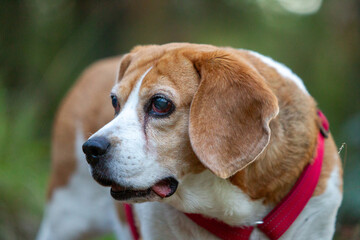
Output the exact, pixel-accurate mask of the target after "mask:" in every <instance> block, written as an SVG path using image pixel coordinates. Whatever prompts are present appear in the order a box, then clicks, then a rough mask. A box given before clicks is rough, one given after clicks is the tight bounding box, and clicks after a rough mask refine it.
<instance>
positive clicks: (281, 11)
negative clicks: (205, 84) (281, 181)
mask: <svg viewBox="0 0 360 240" xmlns="http://www.w3.org/2000/svg"><path fill="white" fill-rule="evenodd" d="M175 41H176V42H194V43H208V44H214V45H219V46H232V47H236V48H246V49H252V50H255V51H258V52H260V53H263V54H264V55H268V56H271V57H272V58H274V59H276V60H278V61H280V62H283V63H285V64H286V65H288V66H289V67H290V68H291V69H292V70H293V71H294V72H296V73H297V74H298V75H299V76H300V77H301V78H302V79H303V80H304V82H305V85H306V86H307V88H308V90H309V92H310V93H311V94H312V95H313V96H314V97H315V98H316V99H317V101H318V105H319V107H320V108H321V109H322V110H323V112H324V113H325V114H326V115H327V117H328V119H329V120H330V123H331V131H332V133H333V135H334V136H335V140H336V143H337V145H338V146H339V147H340V146H341V144H342V143H343V142H345V143H346V144H347V147H346V148H344V149H343V150H342V152H341V155H342V157H343V159H344V160H343V163H344V165H345V172H344V174H345V175H344V178H345V185H344V200H343V204H342V207H341V209H340V212H339V216H338V223H337V232H336V237H335V238H336V239H347V240H350V239H360V81H359V77H360V64H359V63H360V2H359V1H358V0H324V1H323V0H197V1H195V0H177V1H176V0H172V1H165V0H153V1H150V0H133V1H131V0H106V1H100V0H88V1H85V0H84V1H74V0H51V1H48V0H23V1H19V0H1V1H0V239H33V238H34V236H35V234H36V231H37V229H38V227H39V224H40V221H41V217H42V213H43V209H44V206H45V189H46V184H47V179H48V177H49V166H50V157H49V156H50V154H49V152H50V138H51V127H52V121H53V119H54V114H55V112H56V109H57V107H58V105H59V103H60V101H61V99H62V98H63V97H64V95H65V94H66V92H67V90H68V89H69V88H70V87H71V85H72V84H73V83H74V81H75V80H76V78H77V77H78V76H79V74H80V73H81V71H82V70H83V69H84V68H85V67H86V66H88V65H89V64H90V63H92V62H94V61H95V60H97V59H101V58H104V57H108V56H113V55H117V54H121V53H126V52H128V51H129V50H130V49H131V48H132V47H133V46H135V45H138V44H161V43H168V42H175ZM74 104H76V103H74ZM109 104H110V100H109ZM346 152H347V157H346V156H345V154H346ZM112 238H113V237H112V236H107V237H106V239H112Z"/></svg>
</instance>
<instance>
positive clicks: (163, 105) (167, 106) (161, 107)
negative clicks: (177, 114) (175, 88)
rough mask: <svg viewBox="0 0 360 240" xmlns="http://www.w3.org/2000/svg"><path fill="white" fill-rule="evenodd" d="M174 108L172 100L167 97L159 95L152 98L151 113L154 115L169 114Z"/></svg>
mask: <svg viewBox="0 0 360 240" xmlns="http://www.w3.org/2000/svg"><path fill="white" fill-rule="evenodd" d="M173 110H174V105H173V104H172V102H171V101H170V100H168V99H166V98H165V97H162V96H157V97H154V98H153V99H152V100H151V106H150V111H149V114H150V115H153V116H159V117H160V116H167V115H169V114H170V113H172V112H173Z"/></svg>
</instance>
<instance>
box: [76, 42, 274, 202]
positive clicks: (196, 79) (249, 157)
mask: <svg viewBox="0 0 360 240" xmlns="http://www.w3.org/2000/svg"><path fill="white" fill-rule="evenodd" d="M111 98H112V105H113V107H114V109H115V117H114V119H113V120H112V121H111V122H109V123H108V124H107V125H105V126H104V127H103V128H101V129H100V130H99V131H98V132H96V133H95V134H94V135H93V136H91V137H90V138H89V140H88V141H87V142H86V143H85V144H84V145H83V150H84V152H85V153H86V157H87V161H88V162H89V164H90V166H91V173H92V175H93V177H94V178H95V180H97V181H98V182H99V183H100V184H102V185H105V186H111V187H112V190H111V194H112V196H113V197H114V198H115V199H118V200H126V201H131V202H141V201H149V200H161V199H163V198H167V197H170V196H171V195H172V194H174V192H175V191H176V189H177V187H178V185H179V184H180V186H181V184H182V180H183V179H184V178H185V177H186V176H187V175H189V174H192V175H196V174H200V173H201V172H203V171H207V170H210V171H211V172H213V173H214V174H215V175H216V176H218V177H220V178H223V179H226V178H229V177H230V176H232V175H233V174H235V173H236V172H238V171H239V170H241V169H243V168H244V167H246V166H247V165H248V164H250V163H251V162H253V161H254V160H255V159H256V158H257V157H258V156H259V154H261V152H262V151H263V150H264V149H265V148H266V146H267V145H268V143H269V139H270V128H269V122H270V121H271V119H273V118H274V117H275V116H276V115H277V113H278V103H277V98H276V97H275V96H274V94H273V93H272V91H271V90H270V89H269V87H268V86H267V85H266V83H265V80H264V79H263V77H262V76H261V75H260V74H259V73H258V72H257V71H256V70H255V69H254V68H253V67H252V66H251V65H249V64H248V63H247V62H246V61H244V60H243V59H241V58H240V57H239V56H236V55H234V54H232V53H231V52H229V51H227V50H226V49H220V48H216V47H213V46H208V45H191V44H168V45H163V46H146V47H138V48H135V49H134V50H133V51H132V52H130V53H129V54H127V55H125V56H124V57H123V59H122V61H121V64H120V69H119V72H118V77H117V81H116V84H115V86H114V87H113V89H112V92H111ZM94 101H96V99H94Z"/></svg>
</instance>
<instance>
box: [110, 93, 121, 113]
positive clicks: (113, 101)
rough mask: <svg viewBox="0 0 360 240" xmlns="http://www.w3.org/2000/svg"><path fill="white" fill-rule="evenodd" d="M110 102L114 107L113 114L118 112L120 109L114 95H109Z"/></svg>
mask: <svg viewBox="0 0 360 240" xmlns="http://www.w3.org/2000/svg"><path fill="white" fill-rule="evenodd" d="M111 104H112V105H113V107H114V109H115V115H116V114H118V113H119V111H120V104H119V101H118V99H117V97H116V96H115V95H111Z"/></svg>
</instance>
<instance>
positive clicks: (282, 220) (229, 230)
mask: <svg viewBox="0 0 360 240" xmlns="http://www.w3.org/2000/svg"><path fill="white" fill-rule="evenodd" d="M317 114H318V116H319V118H320V119H321V122H322V126H321V127H320V131H319V134H318V140H317V141H318V145H317V149H316V157H315V159H314V160H313V161H312V163H309V164H308V165H307V166H306V167H305V168H304V170H303V172H302V174H301V176H300V177H299V179H298V180H297V182H296V183H295V185H294V187H293V188H292V189H291V191H290V192H289V193H288V194H287V195H286V196H285V198H284V199H283V200H282V201H281V202H280V203H279V204H278V205H277V206H276V207H275V208H274V209H273V210H272V211H271V212H270V213H269V214H268V215H267V216H266V217H265V218H264V219H263V221H261V222H262V223H260V224H259V225H257V226H256V227H257V228H258V229H260V230H261V231H262V232H263V233H264V234H265V235H267V236H268V237H269V238H270V239H271V240H276V239H279V238H280V237H281V236H282V235H283V234H284V233H285V232H286V230H287V229H288V228H289V227H290V226H291V224H292V223H293V222H294V221H295V220H296V218H297V217H298V216H299V215H300V213H301V212H302V210H303V209H304V208H305V206H306V204H307V203H308V201H309V200H310V198H311V196H312V195H313V193H314V191H315V188H316V185H317V183H318V181H319V178H320V173H321V166H322V162H323V157H324V138H327V137H328V132H329V122H328V120H327V119H326V117H325V115H324V114H323V113H322V112H321V111H320V110H318V111H317ZM124 207H125V213H126V218H127V220H128V222H129V225H130V230H131V233H132V236H133V239H134V240H138V239H139V233H138V232H137V229H136V226H135V221H134V216H133V212H132V207H131V205H129V204H124ZM185 215H186V216H187V217H189V218H190V219H191V220H192V221H193V222H195V223H196V224H198V225H199V226H201V227H203V228H204V229H206V230H207V231H209V232H210V233H212V234H214V235H215V236H217V237H219V238H220V239H224V240H225V239H226V240H248V239H249V238H250V235H251V233H252V231H253V230H254V226H243V227H234V226H230V225H228V224H226V223H223V222H221V221H218V220H216V219H214V218H212V219H211V218H206V217H204V216H203V215H201V214H193V213H185Z"/></svg>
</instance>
